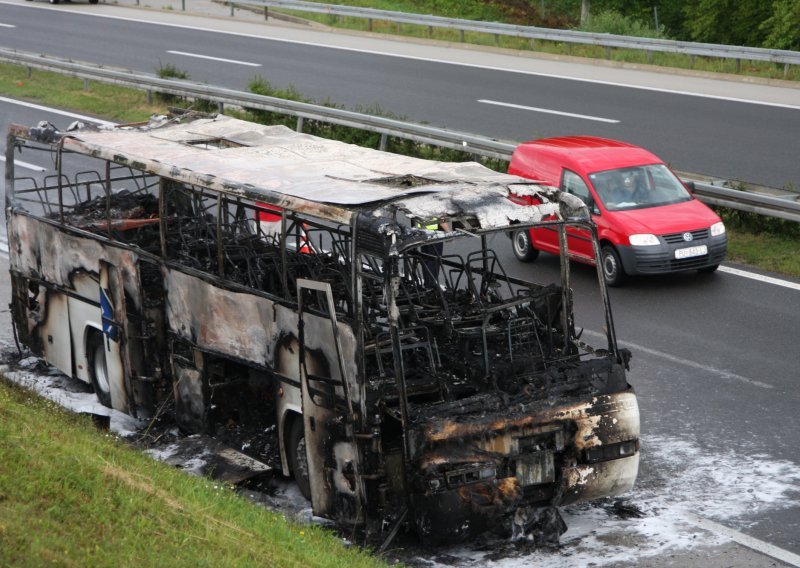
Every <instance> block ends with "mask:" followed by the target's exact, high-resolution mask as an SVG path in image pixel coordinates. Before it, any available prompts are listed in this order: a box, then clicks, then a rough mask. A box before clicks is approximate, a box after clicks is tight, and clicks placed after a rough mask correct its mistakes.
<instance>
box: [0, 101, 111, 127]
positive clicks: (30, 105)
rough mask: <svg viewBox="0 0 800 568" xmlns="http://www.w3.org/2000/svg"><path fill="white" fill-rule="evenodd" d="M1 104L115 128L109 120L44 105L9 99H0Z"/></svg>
mask: <svg viewBox="0 0 800 568" xmlns="http://www.w3.org/2000/svg"><path fill="white" fill-rule="evenodd" d="M0 102H3V103H9V104H12V105H19V106H24V107H27V108H32V109H36V110H43V111H45V112H51V113H53V114H60V115H62V116H68V117H70V118H76V119H78V120H84V121H86V122H93V123H94V124H99V125H101V126H114V123H113V122H109V121H107V120H103V119H100V118H95V117H93V116H86V115H83V114H78V113H75V112H69V111H66V110H59V109H57V108H51V107H47V106H43V105H37V104H34V103H29V102H27V101H20V100H17V99H9V98H7V97H0Z"/></svg>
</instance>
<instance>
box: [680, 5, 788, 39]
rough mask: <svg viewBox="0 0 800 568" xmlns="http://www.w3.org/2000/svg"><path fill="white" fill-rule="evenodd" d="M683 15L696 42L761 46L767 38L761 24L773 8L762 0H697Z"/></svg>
mask: <svg viewBox="0 0 800 568" xmlns="http://www.w3.org/2000/svg"><path fill="white" fill-rule="evenodd" d="M684 13H685V14H686V29H687V31H688V32H689V36H690V38H691V39H692V40H694V41H699V42H704V43H721V44H728V45H749V46H753V47H758V46H761V44H762V43H763V41H764V39H765V37H766V33H765V31H764V30H763V29H762V26H761V25H760V24H761V22H763V21H764V20H766V19H767V18H769V17H770V16H771V15H772V6H770V4H768V3H766V2H763V1H762V0H694V1H693V2H691V3H688V4H687V5H686V7H685V8H684Z"/></svg>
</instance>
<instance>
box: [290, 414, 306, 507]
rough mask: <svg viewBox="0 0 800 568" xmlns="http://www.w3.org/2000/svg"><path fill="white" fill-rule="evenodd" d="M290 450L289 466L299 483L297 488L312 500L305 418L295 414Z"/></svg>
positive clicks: (291, 430) (291, 429)
mask: <svg viewBox="0 0 800 568" xmlns="http://www.w3.org/2000/svg"><path fill="white" fill-rule="evenodd" d="M286 447H287V450H288V452H287V453H288V456H287V458H288V460H289V467H290V468H291V470H292V475H293V476H294V480H295V482H296V483H297V488H298V489H300V493H302V494H303V497H305V498H306V499H308V500H309V501H311V482H310V481H309V479H308V456H307V455H306V437H305V431H304V428H303V418H302V417H301V416H295V417H294V419H293V420H292V426H291V428H290V429H289V439H288V440H287V444H286Z"/></svg>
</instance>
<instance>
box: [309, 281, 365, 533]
mask: <svg viewBox="0 0 800 568" xmlns="http://www.w3.org/2000/svg"><path fill="white" fill-rule="evenodd" d="M297 296H298V310H299V324H298V328H299V329H298V331H299V339H300V358H299V360H300V385H301V399H302V410H303V426H304V434H305V449H306V456H307V459H308V475H309V485H310V488H311V504H312V507H313V510H314V514H315V515H318V516H326V517H329V518H330V517H333V518H336V519H338V520H339V521H340V522H342V523H348V524H356V523H360V522H362V521H363V506H362V505H363V503H364V486H363V480H362V478H361V475H360V472H361V468H360V466H359V463H360V459H359V455H358V448H357V445H356V441H355V435H354V425H353V420H352V417H353V402H352V400H351V394H350V393H349V392H348V390H349V389H348V388H347V383H348V382H349V383H351V384H352V383H353V381H352V380H349V379H350V378H348V377H346V373H347V371H346V369H348V368H349V367H348V366H347V365H345V362H344V358H343V351H342V344H341V341H340V331H341V330H340V326H342V325H344V324H340V323H338V322H337V318H336V313H335V310H334V301H333V293H332V291H331V286H330V284H328V283H326V282H317V281H313V280H305V279H298V280H297ZM345 327H346V326H345Z"/></svg>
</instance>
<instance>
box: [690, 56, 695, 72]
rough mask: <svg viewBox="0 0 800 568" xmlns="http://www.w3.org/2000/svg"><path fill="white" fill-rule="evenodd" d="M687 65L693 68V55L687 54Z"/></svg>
mask: <svg viewBox="0 0 800 568" xmlns="http://www.w3.org/2000/svg"><path fill="white" fill-rule="evenodd" d="M689 67H690V68H691V69H694V55H690V56H689Z"/></svg>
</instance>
